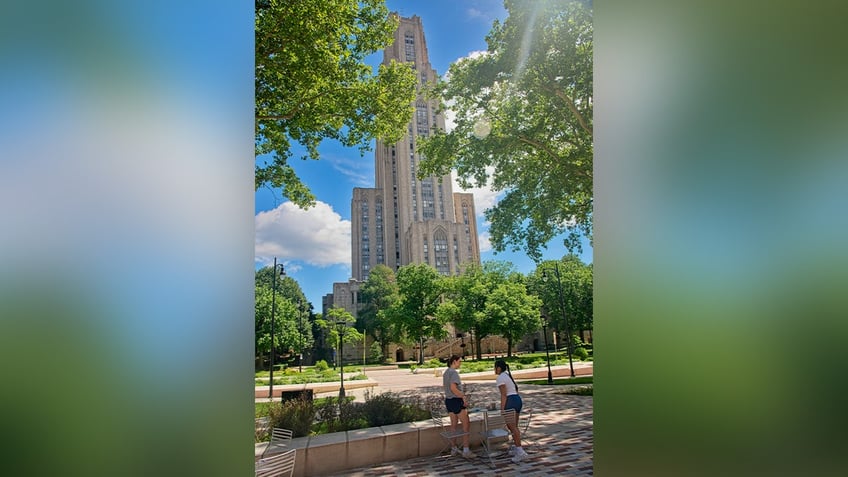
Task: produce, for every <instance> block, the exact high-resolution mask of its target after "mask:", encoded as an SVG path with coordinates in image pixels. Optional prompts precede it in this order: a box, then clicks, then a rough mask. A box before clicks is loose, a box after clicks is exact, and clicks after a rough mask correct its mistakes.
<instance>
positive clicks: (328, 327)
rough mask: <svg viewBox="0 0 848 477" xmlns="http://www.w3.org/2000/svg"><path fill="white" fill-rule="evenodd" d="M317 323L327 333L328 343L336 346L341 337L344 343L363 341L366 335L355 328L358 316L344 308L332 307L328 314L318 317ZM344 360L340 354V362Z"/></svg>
mask: <svg viewBox="0 0 848 477" xmlns="http://www.w3.org/2000/svg"><path fill="white" fill-rule="evenodd" d="M315 323H316V324H317V325H318V327H319V328H322V329H323V330H325V332H326V333H327V335H326V336H327V344H329V345H330V346H332V347H334V348H338V347H339V337H341V340H342V341H341V342H342V343H356V342H358V341H362V338H363V337H364V336H365V335H363V334H362V333H360V332H359V330H357V329H356V328H354V326H353V325H354V324H356V318H354V317H353V315H351V314H350V312H349V311H347V310H345V309H344V308H338V307H334V308H330V311H328V312H327V316H326V318H325V317H323V316H322V317H321V318H317V319H316V320H315ZM341 362H342V356H339V363H341Z"/></svg>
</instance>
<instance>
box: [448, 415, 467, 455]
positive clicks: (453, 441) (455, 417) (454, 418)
mask: <svg viewBox="0 0 848 477" xmlns="http://www.w3.org/2000/svg"><path fill="white" fill-rule="evenodd" d="M448 416H450V430H451V433H453V432H455V431H456V422H457V420H459V415H458V414H454V413H452V412H449V413H448ZM462 428H463V429H465V421H464V420H463V424H462ZM466 440H467V437H465V438H463V442H465V441H466ZM450 443H451V446H453V447H456V439H451V440H450Z"/></svg>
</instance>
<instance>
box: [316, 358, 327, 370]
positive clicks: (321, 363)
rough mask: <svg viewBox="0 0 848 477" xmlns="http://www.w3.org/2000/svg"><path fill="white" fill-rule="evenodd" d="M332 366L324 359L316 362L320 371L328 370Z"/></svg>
mask: <svg viewBox="0 0 848 477" xmlns="http://www.w3.org/2000/svg"><path fill="white" fill-rule="evenodd" d="M329 368H330V365H328V364H327V362H326V361H324V360H323V359H319V360H318V362H317V363H315V369H317V370H318V371H326V370H327V369H329Z"/></svg>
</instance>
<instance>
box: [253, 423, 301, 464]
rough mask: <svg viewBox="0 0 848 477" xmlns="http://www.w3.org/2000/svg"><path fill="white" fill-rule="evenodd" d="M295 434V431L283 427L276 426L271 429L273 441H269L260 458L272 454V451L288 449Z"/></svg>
mask: <svg viewBox="0 0 848 477" xmlns="http://www.w3.org/2000/svg"><path fill="white" fill-rule="evenodd" d="M293 435H294V432H292V431H290V430H288V429H283V428H282V427H275V428H273V429H271V442H269V443H268V447H266V448H265V450H264V451H262V456H261V457H260V459H264V458H265V456H267V455H270V454H271V451H279V450H282V449H287V448H288V447H289V444H291V440H292V436H293Z"/></svg>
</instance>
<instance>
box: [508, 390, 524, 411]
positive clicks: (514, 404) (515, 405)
mask: <svg viewBox="0 0 848 477" xmlns="http://www.w3.org/2000/svg"><path fill="white" fill-rule="evenodd" d="M523 406H524V403H523V402H522V401H521V396H519V395H518V394H510V395H509V396H507V397H506V406H505V407H504V410H506V409H515V413H516V414H520V413H521V408H522V407H523Z"/></svg>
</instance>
